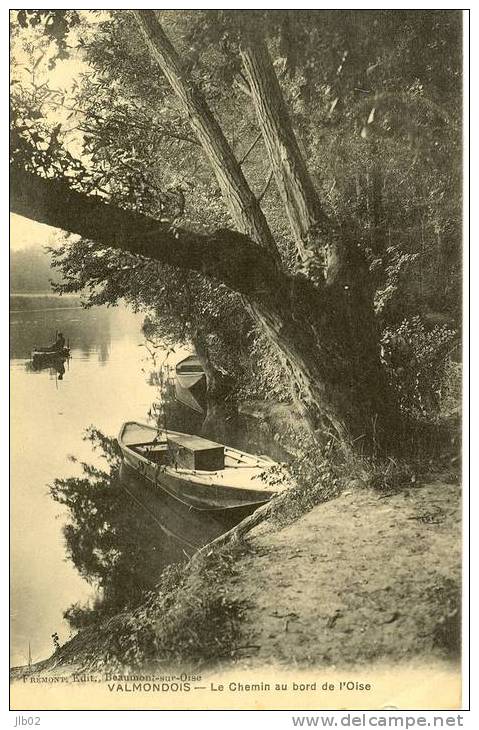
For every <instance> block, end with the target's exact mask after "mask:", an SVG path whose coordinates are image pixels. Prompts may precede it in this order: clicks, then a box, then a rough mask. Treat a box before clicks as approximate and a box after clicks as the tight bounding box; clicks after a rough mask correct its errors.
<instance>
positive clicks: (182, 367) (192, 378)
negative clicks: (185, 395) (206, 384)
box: [175, 355, 205, 390]
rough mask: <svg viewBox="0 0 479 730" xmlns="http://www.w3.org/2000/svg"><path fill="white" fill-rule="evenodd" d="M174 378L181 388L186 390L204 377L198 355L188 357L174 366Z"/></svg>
mask: <svg viewBox="0 0 479 730" xmlns="http://www.w3.org/2000/svg"><path fill="white" fill-rule="evenodd" d="M175 371H176V377H177V380H178V382H179V384H180V385H181V387H182V388H185V390H188V389H189V388H192V387H193V386H194V385H196V383H198V382H199V381H200V380H201V379H202V378H204V377H205V371H204V370H203V366H202V364H201V362H200V359H199V357H198V355H188V357H185V358H183V360H180V361H179V362H178V363H177V364H176V368H175Z"/></svg>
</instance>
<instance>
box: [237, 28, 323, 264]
mask: <svg viewBox="0 0 479 730" xmlns="http://www.w3.org/2000/svg"><path fill="white" fill-rule="evenodd" d="M249 30H250V32H249V33H246V34H245V41H244V43H243V47H242V51H241V57H242V61H243V67H244V70H245V75H246V78H247V80H248V83H249V86H250V89H251V96H252V99H253V104H254V107H255V111H256V116H257V118H258V123H259V126H260V129H261V131H262V134H263V139H264V142H265V145H266V149H267V151H268V155H269V159H270V162H271V165H272V169H273V172H274V176H275V179H276V184H277V186H278V190H279V193H280V195H281V199H282V201H283V204H284V206H285V209H286V212H287V215H288V219H289V223H290V227H291V231H292V233H293V236H294V240H295V242H296V247H297V250H298V253H299V256H300V257H301V259H302V260H306V259H307V258H308V256H310V255H315V256H317V255H318V254H319V253H320V249H321V248H324V246H325V243H326V242H327V241H328V242H329V245H331V244H332V242H333V241H334V236H333V226H332V225H331V222H330V221H329V219H328V217H327V215H326V213H325V211H324V210H323V207H322V205H321V201H320V199H319V196H318V194H317V192H316V190H315V188H314V185H313V182H312V180H311V177H310V175H309V172H308V170H307V168H306V164H305V162H304V158H303V155H302V154H301V151H300V149H299V145H298V142H297V140H296V136H295V134H294V131H293V128H292V125H291V121H290V118H289V114H288V111H287V109H286V105H285V103H284V99H283V95H282V92H281V88H280V86H279V82H278V79H277V77H276V73H275V71H274V68H273V64H272V63H271V58H270V56H269V53H268V49H267V48H266V44H265V43H264V41H263V40H262V39H261V38H259V37H258V36H257V34H256V32H255V31H254V29H251V28H250V29H249Z"/></svg>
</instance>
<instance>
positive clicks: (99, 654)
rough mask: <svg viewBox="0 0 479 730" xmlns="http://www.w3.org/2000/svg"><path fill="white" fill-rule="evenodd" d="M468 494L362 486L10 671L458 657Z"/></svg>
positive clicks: (168, 579)
mask: <svg viewBox="0 0 479 730" xmlns="http://www.w3.org/2000/svg"><path fill="white" fill-rule="evenodd" d="M460 578H461V497H460V488H459V486H458V484H457V483H453V482H452V481H444V480H442V479H440V478H437V477H436V478H435V479H434V480H431V481H426V482H424V483H423V484H420V485H418V484H412V485H408V486H405V487H404V488H401V489H399V490H397V491H396V492H395V493H381V492H378V491H375V490H372V489H369V488H361V487H358V486H354V485H353V486H352V487H351V488H349V489H348V488H347V489H345V490H344V491H343V492H342V494H340V495H339V496H337V497H336V498H334V499H331V500H330V501H328V502H325V503H323V504H319V505H317V506H316V507H314V508H313V509H311V510H310V511H309V512H307V513H306V514H304V515H303V516H302V517H300V518H299V519H296V520H294V521H292V522H289V521H288V519H287V518H286V519H282V516H281V513H279V514H278V515H276V516H275V517H274V516H273V517H271V518H270V519H269V520H266V521H265V522H264V523H263V524H261V525H260V526H258V527H256V528H255V529H254V530H252V531H251V532H250V533H249V535H248V536H247V538H246V539H245V540H242V541H240V542H238V543H235V544H232V545H229V546H224V547H222V548H220V549H218V550H212V551H209V552H208V551H207V552H206V553H205V554H202V556H201V557H200V558H199V559H197V560H195V561H193V562H190V563H188V564H184V565H183V566H177V567H174V568H173V567H172V568H170V569H169V570H167V571H166V573H165V574H164V578H163V579H162V582H161V583H160V584H159V586H158V589H157V591H155V592H154V593H153V594H151V595H150V596H149V598H148V599H147V600H146V601H145V602H144V603H143V605H142V606H140V607H139V608H137V609H135V610H134V611H131V612H124V613H122V614H120V615H119V616H116V617H114V618H112V619H110V620H108V621H105V622H104V623H102V624H101V625H100V626H98V627H95V628H91V629H86V630H84V631H82V632H80V633H79V634H77V636H76V637H74V638H73V639H72V640H71V641H69V642H68V643H66V644H65V645H64V646H62V647H61V648H60V649H59V650H58V651H57V652H55V654H54V655H53V656H52V657H50V659H48V660H46V661H45V662H41V663H40V664H38V665H35V666H33V667H31V668H30V669H28V668H26V667H25V668H17V669H15V670H13V671H12V679H19V678H21V677H23V676H25V675H26V674H29V673H31V672H33V673H36V674H45V673H49V672H52V671H53V672H58V671H61V672H66V671H68V672H80V671H83V672H84V671H112V670H114V671H126V670H128V671H131V670H132V669H134V668H135V667H136V668H138V667H141V668H142V670H145V669H146V668H148V670H155V669H156V670H158V668H162V669H163V670H164V669H165V667H170V668H174V667H181V668H182V670H183V671H187V668H190V669H191V668H196V669H198V668H203V669H204V668H209V670H214V669H215V668H217V667H218V666H221V667H222V670H223V671H225V670H226V669H228V668H231V667H240V668H241V669H245V668H246V669H255V668H260V667H265V666H268V665H274V666H282V667H283V668H286V667H288V668H291V667H295V668H297V669H301V668H308V667H323V668H325V667H331V668H340V669H342V668H346V667H349V668H354V667H361V666H370V665H371V664H372V663H386V664H391V663H393V664H395V665H396V664H401V663H404V662H411V661H413V662H414V661H415V662H418V661H419V662H423V663H424V662H425V663H427V664H428V665H430V664H434V662H444V661H446V662H452V663H455V662H457V661H458V659H459V651H460Z"/></svg>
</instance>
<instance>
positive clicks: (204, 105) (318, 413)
mask: <svg viewBox="0 0 479 730" xmlns="http://www.w3.org/2000/svg"><path fill="white" fill-rule="evenodd" d="M12 15H13V18H12V20H13V22H12V33H13V36H14V49H18V57H20V55H21V54H23V56H24V57H25V58H26V60H27V64H26V69H25V68H24V67H22V68H17V69H15V68H14V71H13V82H14V83H13V87H12V135H11V140H12V205H13V210H14V211H15V212H18V213H20V214H22V215H26V216H28V217H31V218H34V219H36V220H40V221H41V222H46V223H49V224H50V225H54V226H56V227H58V228H61V229H63V230H65V231H69V232H71V233H74V234H78V235H79V236H80V239H79V240H75V239H67V240H66V242H65V244H64V246H63V247H62V249H61V251H60V253H59V254H58V256H57V263H58V265H59V267H60V269H61V272H62V274H63V276H64V277H65V280H66V284H65V285H64V289H65V290H67V291H77V290H80V289H82V288H84V287H85V286H87V287H90V288H91V292H92V293H91V301H92V302H93V303H94V302H115V301H116V300H117V299H118V297H125V298H127V299H129V300H130V301H133V302H135V304H136V305H137V306H138V307H139V308H145V309H146V310H148V311H150V314H151V313H152V314H153V315H156V317H157V318H158V320H159V321H161V324H160V326H159V327H160V329H159V331H160V333H161V334H162V336H165V335H168V334H169V335H170V336H172V337H173V338H180V339H181V338H182V337H188V338H194V337H197V339H198V344H200V342H202V343H204V344H206V354H205V356H206V358H207V359H208V344H211V343H213V342H214V343H215V347H214V348H211V349H212V351H213V360H214V364H213V367H214V365H216V366H217V368H219V370H217V372H220V373H221V372H228V373H230V374H231V373H234V374H235V376H236V375H237V374H238V367H237V363H239V362H241V360H242V359H243V360H245V359H246V358H247V349H248V347H249V346H250V345H251V343H252V341H254V340H255V338H256V341H257V342H258V343H261V346H262V347H263V348H265V350H264V351H265V352H267V353H268V355H271V354H272V353H274V356H273V360H272V361H273V362H274V363H276V362H277V363H279V364H280V366H281V368H282V371H283V373H284V374H285V376H284V381H283V382H284V383H285V387H286V383H290V384H292V385H293V389H292V390H293V394H294V397H296V398H298V400H299V401H300V402H301V403H302V405H303V407H304V409H305V414H306V415H307V417H308V421H309V423H310V424H311V425H312V427H313V429H314V430H315V431H316V432H317V433H322V434H325V435H326V437H330V436H333V437H334V438H335V439H339V440H340V441H341V442H342V443H353V444H355V446H357V447H360V448H366V449H367V450H371V449H372V448H377V447H378V446H379V445H382V446H383V447H384V448H392V447H393V446H394V445H397V442H398V438H397V435H398V433H400V431H401V426H400V422H401V419H402V415H401V414H404V412H405V411H408V412H409V413H411V412H414V413H415V415H418V412H419V413H420V414H421V415H422V416H423V415H424V412H423V411H424V408H423V407H422V406H421V407H419V406H418V399H417V398H416V400H415V399H414V397H412V398H411V397H405V396H404V387H405V383H406V382H408V379H407V378H405V377H404V375H403V374H404V371H405V369H406V370H407V367H410V369H412V372H414V373H415V374H416V373H417V370H418V366H417V362H418V357H419V359H420V357H423V358H425V360H426V362H427V363H428V364H429V365H431V363H434V364H435V366H437V367H439V366H440V363H443V362H444V357H445V353H446V352H447V351H448V347H449V346H450V344H451V340H452V338H453V334H454V325H455V323H456V324H457V321H458V318H459V309H460V307H459V290H460V287H459V279H460V250H461V239H460V230H461V225H460V220H461V197H460V189H461V158H460V144H461V130H460V120H461V51H460V36H461V18H460V14H459V13H456V12H454V11H430V10H427V11H425V10H422V11H391V10H388V11H385V10H383V11H337V10H336V11H314V12H313V11H296V12H294V11H257V12H250V11H213V10H210V11H206V10H205V11H161V12H153V11H133V12H131V13H130V12H127V11H113V12H111V13H106V12H103V13H88V12H85V13H81V12H79V13H75V12H73V11H70V12H69V11H29V12H28V14H27V13H25V12H23V14H22V11H20V12H17V11H15V12H14V13H13V14H12ZM67 53H70V54H71V56H72V57H73V58H74V59H76V60H77V62H78V61H81V64H82V65H81V73H79V74H78V73H77V74H76V75H75V77H74V79H72V83H70V84H69V86H68V88H65V89H62V88H57V87H55V86H53V85H52V83H51V80H50V77H49V71H48V69H49V68H50V69H51V68H52V67H55V64H56V68H59V67H60V65H61V64H62V63H64V62H65V60H64V59H65V54H67ZM42 74H43V75H42ZM219 120H220V121H219ZM192 272H193V273H192ZM417 317H419V322H420V325H418V324H417V320H414V318H417ZM414 322H416V324H414ZM408 323H409V324H408ZM421 327H422V328H423V329H424V327H425V328H426V331H427V332H429V333H431V332H432V333H433V334H432V336H431V337H429V339H428V338H427V337H426V336H424V337H422V339H421V336H420V335H419V334H418V332H419V330H420V329H421ZM434 327H435V328H436V329H435V330H434ZM381 331H382V332H383V336H382V347H381ZM398 332H399V334H398ZM434 332H436V334H437V337H436V338H435V335H434ZM232 334H233V336H232ZM425 340H427V341H428V342H429V343H431V341H432V342H433V343H434V342H436V340H437V346H432V347H430V348H429V350H428V354H427V355H425V354H424V353H425V349H427V348H424V347H423V348H422V351H421V352H419V353H418V352H416V351H415V349H414V348H415V347H416V345H417V346H418V347H421V345H420V344H418V343H420V342H424V341H425ZM398 342H399V345H398ZM221 345H223V346H221ZM256 349H257V348H256ZM449 349H450V348H449ZM399 351H401V352H402V353H403V361H402V362H398V352H399ZM270 360H271V358H270ZM411 362H412V363H413V364H412V365H411ZM243 370H244V368H243ZM398 373H399V376H398ZM408 377H409V376H408ZM410 379H411V378H410ZM412 380H413V381H414V384H413V386H412V389H413V391H414V388H416V389H417V388H418V387H419V386H418V385H417V382H418V378H417V377H416V375H414V376H413V377H412ZM288 394H289V393H288ZM423 401H424V399H423Z"/></svg>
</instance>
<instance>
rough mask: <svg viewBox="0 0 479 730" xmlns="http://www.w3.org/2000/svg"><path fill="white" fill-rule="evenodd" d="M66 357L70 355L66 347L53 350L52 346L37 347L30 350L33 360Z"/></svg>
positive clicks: (64, 358) (63, 358) (44, 360)
mask: <svg viewBox="0 0 479 730" xmlns="http://www.w3.org/2000/svg"><path fill="white" fill-rule="evenodd" d="M67 357H70V348H68V347H63V348H62V349H61V350H55V349H54V348H52V347H37V348H35V349H34V350H33V352H32V360H33V362H35V361H37V362H41V361H42V362H50V361H52V360H66V358H67Z"/></svg>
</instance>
